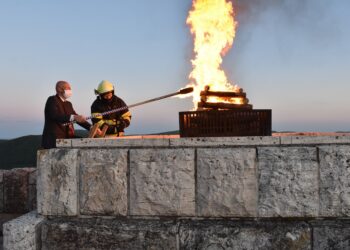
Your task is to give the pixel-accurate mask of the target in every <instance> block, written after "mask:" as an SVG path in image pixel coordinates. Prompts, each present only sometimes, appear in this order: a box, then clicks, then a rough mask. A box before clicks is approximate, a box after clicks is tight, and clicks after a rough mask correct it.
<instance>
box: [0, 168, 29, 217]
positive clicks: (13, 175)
mask: <svg viewBox="0 0 350 250" xmlns="http://www.w3.org/2000/svg"><path fill="white" fill-rule="evenodd" d="M34 170H35V169H33V168H18V169H12V170H10V171H6V172H4V175H3V178H4V179H3V185H4V212H6V213H26V212H28V211H30V206H29V192H28V191H29V176H30V174H31V172H33V171H34Z"/></svg>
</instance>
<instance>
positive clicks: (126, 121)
mask: <svg viewBox="0 0 350 250" xmlns="http://www.w3.org/2000/svg"><path fill="white" fill-rule="evenodd" d="M120 102H121V106H122V107H126V106H127V105H126V104H125V102H124V101H123V100H122V99H120ZM130 122H131V113H130V111H129V109H126V110H124V112H123V114H122V115H121V117H120V119H119V120H118V121H117V129H118V131H123V130H124V128H127V127H129V126H130Z"/></svg>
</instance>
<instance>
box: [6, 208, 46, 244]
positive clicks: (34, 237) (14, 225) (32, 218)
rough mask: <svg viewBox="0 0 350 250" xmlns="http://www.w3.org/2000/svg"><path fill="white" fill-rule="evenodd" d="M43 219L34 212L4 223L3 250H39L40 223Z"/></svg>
mask: <svg viewBox="0 0 350 250" xmlns="http://www.w3.org/2000/svg"><path fill="white" fill-rule="evenodd" d="M42 221H43V218H42V217H41V216H38V215H37V213H36V212H35V211H33V212H30V213H28V214H25V215H23V216H21V217H18V218H16V219H14V220H11V221H9V222H6V223H5V224H4V225H3V235H4V244H3V246H4V249H5V250H12V249H16V250H27V249H41V248H40V247H41V237H40V236H41V228H40V226H41V223H42Z"/></svg>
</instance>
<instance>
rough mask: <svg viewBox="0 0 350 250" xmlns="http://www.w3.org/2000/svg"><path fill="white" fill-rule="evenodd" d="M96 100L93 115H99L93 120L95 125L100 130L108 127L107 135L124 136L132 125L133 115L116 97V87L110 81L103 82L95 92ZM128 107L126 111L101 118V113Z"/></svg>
mask: <svg viewBox="0 0 350 250" xmlns="http://www.w3.org/2000/svg"><path fill="white" fill-rule="evenodd" d="M95 94H96V95H97V98H96V100H95V101H94V102H93V104H92V105H91V115H97V116H96V117H95V118H93V119H92V123H93V124H98V127H99V128H102V127H103V126H106V125H107V126H108V129H107V132H106V135H107V136H108V135H109V136H123V135H124V129H125V128H126V127H128V126H129V125H130V121H131V113H130V112H129V110H128V109H127V106H126V104H125V102H124V101H123V100H122V99H121V98H119V97H117V96H116V95H114V86H113V84H112V83H111V82H109V81H106V80H104V81H102V82H101V83H100V84H99V85H98V87H97V89H96V90H95ZM121 107H126V109H124V110H122V111H119V112H115V113H111V114H108V115H104V116H101V115H99V114H100V113H103V112H106V111H110V110H113V109H117V108H121Z"/></svg>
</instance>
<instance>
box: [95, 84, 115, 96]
mask: <svg viewBox="0 0 350 250" xmlns="http://www.w3.org/2000/svg"><path fill="white" fill-rule="evenodd" d="M110 91H114V86H113V84H112V83H111V82H110V81H107V80H103V81H102V82H100V84H99V85H98V86H97V89H95V94H96V95H101V94H103V93H107V92H110Z"/></svg>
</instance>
